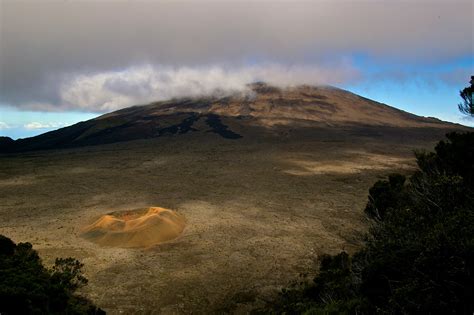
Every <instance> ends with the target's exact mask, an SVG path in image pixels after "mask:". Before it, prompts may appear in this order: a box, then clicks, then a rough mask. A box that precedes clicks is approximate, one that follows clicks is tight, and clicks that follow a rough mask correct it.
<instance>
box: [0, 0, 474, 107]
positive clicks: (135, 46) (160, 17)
mask: <svg viewBox="0 0 474 315" xmlns="http://www.w3.org/2000/svg"><path fill="white" fill-rule="evenodd" d="M0 6H1V7H0V14H1V16H0V21H1V22H0V23H1V24H0V26H1V30H0V32H1V37H0V75H1V76H0V97H1V98H0V101H1V102H3V103H7V104H10V105H13V106H19V107H21V106H23V107H29V108H50V109H54V107H58V108H70V107H75V106H77V107H79V108H84V107H83V106H81V105H79V104H74V103H73V102H76V101H78V102H79V103H81V102H83V103H84V104H86V103H87V104H89V105H88V106H86V107H87V108H88V110H90V109H93V108H94V107H97V106H98V107H99V108H98V110H105V109H107V108H113V107H114V106H109V105H110V104H111V103H110V99H109V100H108V99H107V96H106V95H109V96H110V95H112V96H111V97H113V98H114V100H115V101H113V102H115V104H117V97H116V96H117V95H120V96H121V97H120V99H121V101H119V103H120V104H122V105H120V106H125V105H123V104H128V102H132V101H139V100H142V99H143V100H148V98H149V97H145V96H144V95H145V94H147V92H148V91H150V89H155V88H156V86H151V85H150V82H151V81H153V82H155V83H157V82H158V83H159V84H161V86H162V87H167V86H169V85H172V86H175V90H173V91H171V92H169V93H168V94H170V95H175V94H176V93H178V92H177V91H185V92H186V91H189V90H192V91H195V90H196V86H194V85H193V83H192V80H194V78H191V79H186V78H183V77H176V75H182V74H183V73H189V71H191V70H192V71H198V72H199V71H201V73H200V74H199V73H198V75H201V76H202V75H212V73H213V72H212V69H214V68H215V67H216V65H217V66H218V67H220V69H221V71H223V73H224V74H226V75H228V76H226V77H225V78H224V79H223V78H220V79H222V80H224V81H225V80H227V81H229V82H227V83H225V82H224V83H223V84H224V85H230V86H232V87H234V86H233V84H234V83H232V82H235V80H237V79H238V78H237V77H236V76H237V75H243V76H244V78H245V79H247V80H249V79H256V78H258V77H260V78H262V79H271V77H270V76H276V77H284V76H289V77H291V78H292V80H294V81H295V82H301V81H305V80H307V81H309V82H308V83H313V82H326V83H333V81H334V80H335V81H337V80H339V81H341V80H345V79H348V80H351V79H353V78H354V69H352V68H351V65H350V61H347V60H346V59H345V58H346V56H349V55H350V54H352V53H354V52H362V53H365V54H367V55H369V56H373V57H374V58H395V59H398V60H404V61H406V62H412V63H417V62H419V63H426V62H439V61H440V60H446V59H448V58H452V57H458V56H465V55H472V54H473V52H474V48H473V26H472V20H473V16H472V15H473V13H472V12H473V2H472V1H456V0H452V1H447V0H446V1H436V0H434V1H416V0H414V1H389V0H379V1H376V0H367V1H357V0H354V1H338V0H336V1H305V2H295V1H278V2H274V1H245V2H244V1H220V2H209V1H197V0H196V1H123V2H116V1H113V2H112V1H93V2H92V1H72V0H70V1H48V2H47V1H16V0H15V1H13V0H3V1H1V2H0ZM328 60H330V63H329V64H332V65H334V68H335V72H336V75H329V74H328V72H327V71H326V70H327V68H328V65H329V64H328ZM262 61H263V63H262ZM255 63H258V64H259V68H258V69H259V70H258V71H256V70H255V68H253V70H252V66H255ZM261 64H266V65H270V66H269V69H268V70H266V69H264V68H263V67H262V66H260V65H261ZM275 65H277V66H275ZM344 65H348V71H346V72H347V73H346V74H343V72H344V71H341V68H342V67H344ZM272 67H273V68H272ZM305 67H307V68H308V69H309V70H308V71H302V70H301V69H303V68H305ZM138 68H140V69H154V73H149V72H148V73H145V74H141V75H144V76H146V75H150V76H151V78H150V77H148V78H145V77H140V74H138V73H137V72H136V71H137V70H136V69H138ZM244 68H249V69H244ZM276 68H278V69H279V70H278V73H276V72H275V69H276ZM130 69H132V70H130ZM157 69H158V70H161V69H165V70H166V71H164V72H163V73H160V72H159V71H157ZM170 69H173V70H170ZM190 69H191V70H190ZM311 70H314V71H315V72H316V73H317V74H316V75H310V74H309V72H310V71H311ZM127 71H132V72H133V71H134V75H135V76H136V80H137V81H134V82H131V81H130V80H129V79H124V78H123V77H122V78H121V77H120V76H123V75H124V73H127ZM147 71H148V70H147ZM192 71H191V72H192ZM252 71H253V72H252ZM101 73H102V75H103V76H107V77H108V79H107V82H103V83H101V84H103V86H102V87H100V86H99V88H98V89H96V87H97V86H96V87H94V84H97V80H98V79H100V78H101V77H100V76H101ZM249 73H251V74H253V75H249ZM111 75H112V77H111ZM113 75H117V77H113ZM87 78H89V79H87ZM92 78H93V79H95V80H96V81H95V83H93V82H92V81H91V80H92ZM77 80H82V81H81V82H82V84H85V82H88V83H90V86H85V87H84V86H83V87H82V90H83V91H82V92H81V91H79V90H78V89H77V87H76V89H72V90H74V91H72V90H71V88H72V86H73V85H74V82H79V81H77ZM206 80H207V81H209V82H211V81H212V78H210V79H204V80H203V81H206ZM332 80H333V81H332ZM99 81H100V80H99ZM277 81H278V80H277ZM280 81H290V83H291V80H287V79H285V80H280ZM166 82H168V85H166V84H165V83H166ZM177 82H181V83H182V82H187V84H190V86H180V87H179V88H176V86H178V85H179V84H178V83H177ZM212 82H213V81H212ZM181 83H180V84H181ZM137 84H138V85H137ZM141 84H143V85H141ZM195 85H196V84H195ZM197 85H199V84H197ZM217 87H218V88H221V86H217ZM63 88H64V89H66V90H68V89H69V90H68V91H69V96H70V97H71V93H73V92H74V93H76V98H67V97H66V98H65V94H67V93H66V92H65V90H64V89H63ZM101 88H103V89H104V90H102V92H101V94H100V95H92V94H91V93H93V92H92V90H95V91H98V90H100V89H101ZM84 89H85V90H87V91H88V92H84ZM199 89H203V88H202V87H199ZM162 90H163V88H162ZM207 90H209V88H204V89H203V91H204V92H207ZM74 93H73V94H74ZM80 93H83V94H80ZM88 93H89V94H88ZM107 93H110V94H107ZM127 94H128V95H129V96H127ZM155 94H156V93H155ZM155 94H152V95H155ZM191 94H192V93H191ZM159 95H161V96H165V95H166V93H165V92H163V93H161V94H159ZM66 96H67V95H66ZM127 97H128V98H129V99H128V100H126V99H127ZM88 102H89V103H88ZM107 104H109V105H107Z"/></svg>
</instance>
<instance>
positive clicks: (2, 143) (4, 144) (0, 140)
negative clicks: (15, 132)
mask: <svg viewBox="0 0 474 315" xmlns="http://www.w3.org/2000/svg"><path fill="white" fill-rule="evenodd" d="M14 143H15V140H13V139H12V138H10V137H0V150H4V149H8V148H10V147H11V146H12V145H13V144H14Z"/></svg>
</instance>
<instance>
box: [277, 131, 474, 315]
mask: <svg viewBox="0 0 474 315" xmlns="http://www.w3.org/2000/svg"><path fill="white" fill-rule="evenodd" d="M447 138H448V141H441V142H440V143H438V145H437V146H436V148H435V152H433V153H427V152H418V153H416V158H417V162H418V165H419V170H418V171H417V172H416V173H415V174H413V175H412V176H411V178H410V179H409V180H408V182H407V181H406V179H405V177H404V176H402V175H391V176H389V179H388V180H384V181H378V182H377V183H375V184H374V186H373V187H372V188H371V189H370V191H369V201H368V204H367V207H366V209H365V212H366V214H367V215H368V217H369V218H371V219H372V222H373V224H372V227H371V228H370V231H369V233H368V235H367V238H366V242H365V245H364V246H363V248H362V249H361V250H360V251H359V252H357V253H356V254H355V255H354V256H353V257H349V256H348V255H347V254H346V253H341V254H339V255H336V256H325V257H323V258H322V259H321V264H320V269H319V274H318V276H317V277H316V278H315V279H314V281H313V282H312V283H307V284H305V285H303V286H301V287H298V288H292V289H288V290H285V291H284V292H283V294H282V295H281V300H280V301H279V302H278V303H277V304H276V307H275V308H274V310H276V312H277V313H283V312H284V313H307V314H332V313H334V314H373V313H380V314H472V313H473V311H474V185H473V184H474V154H473V153H474V133H465V134H457V133H451V134H448V135H447Z"/></svg>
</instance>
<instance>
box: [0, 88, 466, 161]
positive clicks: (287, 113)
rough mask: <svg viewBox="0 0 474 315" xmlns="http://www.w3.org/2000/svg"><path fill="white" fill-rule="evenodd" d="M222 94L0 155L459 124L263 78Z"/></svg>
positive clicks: (0, 144)
mask: <svg viewBox="0 0 474 315" xmlns="http://www.w3.org/2000/svg"><path fill="white" fill-rule="evenodd" d="M248 88H249V90H248V91H247V93H239V94H235V95H231V96H225V97H202V98H183V99H173V100H168V101H163V102H156V103H152V104H148V105H142V106H133V107H129V108H125V109H122V110H118V111H115V112H112V113H108V114H105V115H102V116H100V117H97V118H95V119H91V120H88V121H85V122H80V123H77V124H75V125H73V126H69V127H65V128H61V129H59V130H55V131H51V132H47V133H45V134H42V135H39V136H36V137H32V138H26V139H19V140H17V141H12V140H11V139H9V138H2V139H1V141H0V150H1V151H3V152H12V151H29V150H44V149H60V148H68V147H78V146H87V145H101V144H107V143H115V142H121V141H130V140H138V139H149V138H158V137H164V136H179V135H184V134H190V133H198V134H207V135H210V136H218V137H223V138H226V139H229V140H237V141H238V139H240V138H242V137H249V136H250V137H253V136H255V135H256V134H257V135H262V134H270V135H271V134H273V135H277V136H281V135H282V134H283V135H284V134H287V133H288V132H292V131H294V130H295V129H307V128H331V127H334V128H341V127H342V128H346V129H347V128H349V129H350V128H352V129H357V128H359V129H360V128H368V129H367V130H369V129H370V130H372V131H376V130H377V129H383V128H398V129H401V128H405V129H407V128H424V129H452V128H459V127H460V126H459V125H455V124H451V123H447V122H443V121H440V120H438V119H435V118H426V117H420V116H416V115H413V114H410V113H407V112H404V111H401V110H399V109H396V108H394V107H391V106H388V105H385V104H382V103H378V102H375V101H372V100H370V99H367V98H364V97H361V96H358V95H356V94H353V93H350V92H348V91H345V90H342V89H338V88H335V87H329V86H323V87H313V86H297V87H293V88H285V89H282V88H277V87H273V86H270V85H267V84H265V83H254V84H251V85H249V86H248Z"/></svg>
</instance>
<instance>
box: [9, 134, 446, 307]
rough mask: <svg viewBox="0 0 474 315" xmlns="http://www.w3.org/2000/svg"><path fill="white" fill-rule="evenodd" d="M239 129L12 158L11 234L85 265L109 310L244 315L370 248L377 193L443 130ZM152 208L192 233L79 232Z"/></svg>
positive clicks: (44, 253)
mask: <svg viewBox="0 0 474 315" xmlns="http://www.w3.org/2000/svg"><path fill="white" fill-rule="evenodd" d="M251 132H255V134H254V135H253V136H250V133H251ZM239 133H241V134H243V135H244V137H243V138H241V139H238V140H229V139H224V138H221V137H219V136H217V135H215V134H209V133H208V134H197V133H196V134H194V133H190V134H185V135H180V136H172V137H162V138H159V139H150V140H140V141H133V142H125V143H118V144H110V145H103V146H95V147H84V148H78V149H68V150H61V151H38V152H31V153H22V154H16V155H3V156H0V215H1V220H0V233H1V234H4V235H6V236H8V237H10V238H12V239H13V240H14V241H15V242H26V241H28V242H31V243H32V244H33V246H34V248H35V249H37V250H38V251H39V253H40V255H41V257H42V258H43V260H44V262H45V263H46V264H51V263H52V262H53V261H54V259H55V258H56V257H68V256H73V257H75V258H78V259H80V260H81V261H82V262H83V263H84V264H85V273H86V277H87V278H88V279H89V285H88V286H87V287H86V288H84V289H83V290H82V293H83V294H85V295H86V296H88V297H90V298H91V299H92V300H93V301H94V302H95V303H96V304H97V305H98V306H100V307H101V308H103V309H105V310H106V311H107V312H109V313H110V314H118V313H127V314H133V313H137V314H157V313H163V314H176V313H190V312H194V313H199V314H203V313H219V312H233V313H245V312H247V311H248V310H250V309H252V308H254V307H256V306H259V305H262V304H263V303H264V302H265V300H268V299H271V298H272V297H273V296H274V295H275V294H276V292H277V291H278V290H279V289H280V288H281V287H282V286H285V285H287V284H288V283H289V282H291V281H292V280H295V279H297V278H298V275H299V274H300V273H306V272H308V271H311V270H315V268H314V266H315V263H316V259H317V257H318V255H321V254H323V253H337V252H339V251H341V250H346V251H349V252H353V251H354V250H355V249H357V247H358V246H360V242H361V235H362V233H363V232H364V231H365V230H366V228H367V222H366V221H365V219H364V216H363V208H364V206H365V203H366V200H367V192H368V189H369V188H370V187H371V185H372V184H373V183H374V182H375V181H376V180H377V179H379V178H383V177H384V176H386V175H387V174H389V173H391V172H394V171H397V170H398V171H402V172H405V173H409V172H410V171H411V169H412V168H413V167H414V158H413V153H412V150H413V149H415V148H427V149H432V147H433V145H434V143H435V142H436V141H437V140H439V139H441V138H442V136H443V134H444V132H443V131H439V130H437V131H433V130H427V129H426V130H425V129H417V130H405V131H401V130H396V129H387V130H383V129H381V130H380V131H376V132H375V131H374V130H373V129H370V130H364V129H363V128H359V129H357V130H349V129H346V130H342V129H336V128H332V129H310V130H302V131H300V132H299V131H298V130H296V131H294V132H293V133H290V134H288V133H286V134H278V133H276V134H270V133H268V134H266V133H264V132H262V133H261V134H258V135H256V134H257V133H258V130H257V131H251V130H247V131H245V130H240V131H239ZM149 206H160V207H165V208H170V209H173V210H176V211H177V212H179V213H181V214H183V215H184V216H185V217H186V220H187V227H186V229H185V231H184V233H183V234H182V235H181V236H180V237H179V238H178V239H176V240H173V241H171V242H168V243H165V244H161V245H159V246H155V247H152V248H146V249H120V248H111V247H101V246H99V245H97V244H94V243H91V242H88V241H87V240H85V239H83V238H81V237H80V236H79V234H80V230H81V227H83V226H84V225H85V224H87V223H89V222H90V220H91V219H93V218H96V217H98V216H100V215H103V214H106V213H110V212H114V211H121V210H128V209H136V208H141V207H149Z"/></svg>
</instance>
